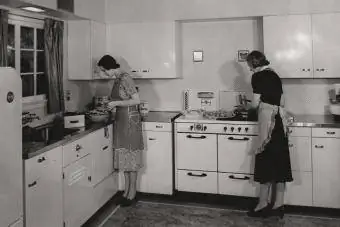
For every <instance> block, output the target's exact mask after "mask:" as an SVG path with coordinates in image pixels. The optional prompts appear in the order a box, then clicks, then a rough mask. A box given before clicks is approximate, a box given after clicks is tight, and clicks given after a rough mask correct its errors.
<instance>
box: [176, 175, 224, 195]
mask: <svg viewBox="0 0 340 227" xmlns="http://www.w3.org/2000/svg"><path fill="white" fill-rule="evenodd" d="M177 190H178V191H185V192H200V193H212V194H217V191H218V190H217V172H203V171H190V170H177Z"/></svg>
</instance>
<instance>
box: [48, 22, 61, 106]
mask: <svg viewBox="0 0 340 227" xmlns="http://www.w3.org/2000/svg"><path fill="white" fill-rule="evenodd" d="M63 33H64V23H63V22H62V21H56V20H53V19H49V18H47V19H45V24H44V38H45V62H46V75H47V78H48V111H49V113H58V112H62V111H64V110H65V106H64V97H63V96H64V92H63Z"/></svg>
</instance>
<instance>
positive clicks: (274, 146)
mask: <svg viewBox="0 0 340 227" xmlns="http://www.w3.org/2000/svg"><path fill="white" fill-rule="evenodd" d="M247 63H248V66H249V68H250V70H251V71H252V72H254V74H253V75H252V79H251V84H252V87H253V93H254V100H253V103H252V104H253V107H256V108H257V109H258V118H259V136H258V143H257V145H256V147H255V149H254V153H255V155H256V156H255V170H254V180H255V181H256V182H259V183H260V194H259V202H258V204H257V206H256V207H255V209H253V210H251V211H249V212H248V216H251V217H267V216H270V215H273V216H279V217H281V218H282V217H283V215H284V210H283V203H284V191H285V183H286V182H291V181H293V178H292V171H291V165H290V156H289V146H288V137H287V123H288V118H287V115H286V112H285V111H284V109H283V90H282V83H281V79H280V77H279V76H278V75H277V74H276V73H275V71H274V70H272V69H271V68H269V67H268V65H269V61H268V60H267V59H266V57H265V56H264V54H263V53H261V52H259V51H253V52H251V53H250V54H249V55H248V56H247ZM270 188H271V192H272V196H271V197H270V196H269V194H270V193H269V191H270ZM269 197H270V198H269Z"/></svg>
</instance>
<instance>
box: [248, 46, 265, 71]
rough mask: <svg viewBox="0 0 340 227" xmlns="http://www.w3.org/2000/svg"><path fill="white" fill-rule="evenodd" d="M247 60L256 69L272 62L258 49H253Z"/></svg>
mask: <svg viewBox="0 0 340 227" xmlns="http://www.w3.org/2000/svg"><path fill="white" fill-rule="evenodd" d="M247 62H248V63H249V64H250V65H251V66H252V67H253V68H254V69H255V68H257V67H261V66H266V65H269V64H270V62H269V61H268V60H267V58H266V56H265V55H264V54H263V53H262V52H260V51H257V50H254V51H252V52H251V53H250V54H248V55H247Z"/></svg>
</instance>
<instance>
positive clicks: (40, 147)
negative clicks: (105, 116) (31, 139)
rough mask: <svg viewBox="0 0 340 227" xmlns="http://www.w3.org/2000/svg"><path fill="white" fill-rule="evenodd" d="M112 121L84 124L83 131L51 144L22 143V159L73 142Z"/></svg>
mask: <svg viewBox="0 0 340 227" xmlns="http://www.w3.org/2000/svg"><path fill="white" fill-rule="evenodd" d="M112 123H113V122H106V123H97V124H89V125H87V126H86V128H85V130H84V131H79V132H76V133H74V134H71V135H67V136H65V137H64V138H62V139H60V140H58V141H55V142H53V143H51V144H48V145H46V144H43V143H42V144H41V143H40V144H39V143H37V145H36V146H32V147H31V148H28V147H27V145H26V144H23V151H22V158H23V159H24V160H26V159H30V158H33V157H35V156H37V155H40V154H42V153H45V152H47V151H49V150H52V149H54V148H56V147H59V146H63V145H65V144H67V143H70V142H73V141H75V140H77V139H80V138H82V137H84V136H86V135H88V134H90V133H92V132H94V131H96V130H99V129H101V128H104V127H106V126H108V125H110V124H112Z"/></svg>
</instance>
